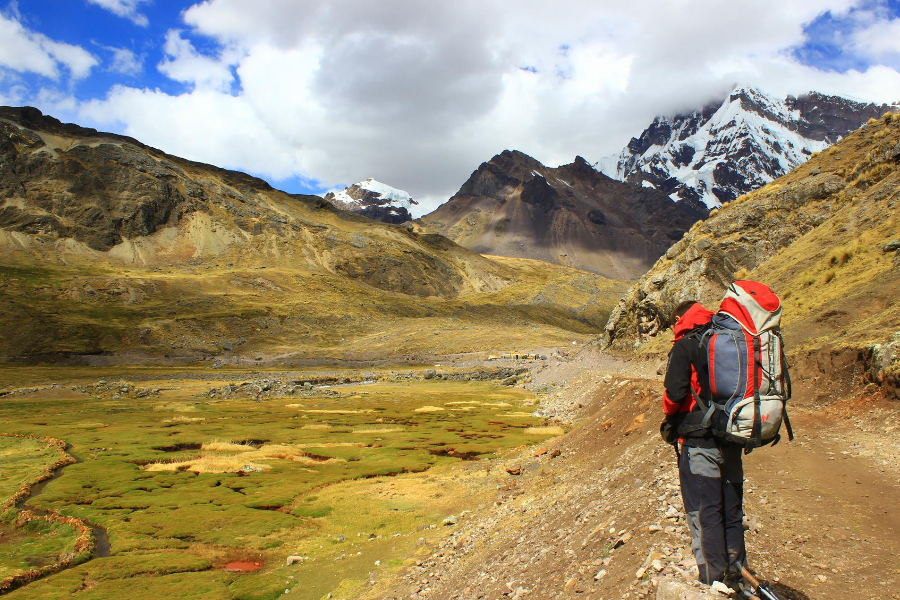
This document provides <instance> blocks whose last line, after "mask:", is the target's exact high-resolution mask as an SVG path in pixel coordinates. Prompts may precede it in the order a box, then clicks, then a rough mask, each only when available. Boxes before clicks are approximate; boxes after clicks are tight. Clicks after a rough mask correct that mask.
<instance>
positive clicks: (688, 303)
mask: <svg viewBox="0 0 900 600" xmlns="http://www.w3.org/2000/svg"><path fill="white" fill-rule="evenodd" d="M695 304H697V301H696V300H685V301H684V302H682V303H681V304H679V305H678V306H676V307H675V310H673V311H672V318H671V319H670V321H671V324H672V325H675V323H677V322H678V319H680V318H681V317H683V316H684V314H685V313H686V312H687V311H689V310H690V309H691V307H692V306H693V305H695Z"/></svg>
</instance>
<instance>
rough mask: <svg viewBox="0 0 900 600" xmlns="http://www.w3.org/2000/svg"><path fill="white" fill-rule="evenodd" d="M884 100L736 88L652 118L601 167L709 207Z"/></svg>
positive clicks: (790, 163) (783, 168) (760, 180)
mask: <svg viewBox="0 0 900 600" xmlns="http://www.w3.org/2000/svg"><path fill="white" fill-rule="evenodd" d="M889 108H890V107H888V106H887V105H882V106H878V105H876V104H864V103H861V102H855V101H853V100H848V99H846V98H842V97H840V96H826V95H824V94H819V93H817V92H810V93H809V94H807V95H804V96H800V97H799V98H795V97H793V96H788V97H787V98H785V99H784V100H780V99H777V98H774V97H772V96H770V95H768V94H766V93H764V92H762V91H761V90H759V89H756V88H753V87H748V86H738V87H736V88H735V89H734V90H733V91H732V92H731V94H729V96H728V97H727V98H726V99H725V101H724V102H722V103H721V104H711V105H709V106H707V107H705V108H703V109H700V110H697V111H694V112H692V113H690V114H686V115H676V116H674V117H665V116H661V117H657V118H656V119H654V120H653V123H651V124H650V126H649V127H648V128H647V129H646V130H645V131H644V132H643V133H642V134H641V136H640V137H639V138H632V140H631V142H629V144H628V146H626V147H625V149H624V150H622V152H621V153H620V154H619V155H618V156H612V157H607V158H604V159H603V160H601V161H600V170H601V171H602V172H603V173H604V174H606V175H608V176H609V177H612V178H614V179H618V180H620V181H629V182H631V183H635V184H639V185H642V186H644V187H652V188H656V189H658V190H660V191H663V192H665V193H666V194H669V197H670V198H672V200H675V201H678V200H684V199H688V198H691V199H694V200H700V201H702V202H705V203H706V205H707V206H709V207H710V208H713V207H716V206H721V205H722V203H724V202H728V201H729V200H734V199H735V198H737V197H738V196H740V195H742V194H745V193H747V192H750V191H752V190H755V189H757V188H759V187H761V186H763V185H765V184H766V183H768V182H770V181H772V180H773V179H775V178H777V177H780V176H781V175H784V174H785V173H787V172H788V171H790V170H791V169H793V168H795V167H796V166H797V165H800V164H802V163H804V162H806V161H807V160H808V159H809V157H810V156H811V155H812V154H813V153H814V152H819V151H821V150H823V149H825V148H827V147H828V146H830V145H831V144H833V143H835V142H837V141H838V140H840V139H841V138H842V137H843V136H845V135H847V134H848V133H850V132H851V131H854V130H855V129H857V128H858V127H860V126H861V125H862V124H863V123H865V122H866V121H867V120H868V119H869V118H871V117H876V118H877V117H880V116H881V115H882V114H883V113H884V112H885V111H887V110H889Z"/></svg>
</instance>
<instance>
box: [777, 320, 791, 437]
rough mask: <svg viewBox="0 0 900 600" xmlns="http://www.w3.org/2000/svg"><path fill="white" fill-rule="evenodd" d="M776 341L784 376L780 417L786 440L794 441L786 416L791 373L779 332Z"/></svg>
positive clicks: (789, 421)
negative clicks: (785, 432)
mask: <svg viewBox="0 0 900 600" xmlns="http://www.w3.org/2000/svg"><path fill="white" fill-rule="evenodd" d="M778 341H780V342H781V374H782V375H783V376H784V383H785V389H784V394H785V396H784V404H783V408H782V409H781V417H782V419H783V420H784V427H785V429H787V434H788V441H790V442H793V441H794V430H793V429H792V428H791V420H790V419H789V418H788V413H787V401H788V400H790V399H791V393H792V391H793V390H792V389H791V373H790V371H788V364H787V357H786V356H785V355H784V338H782V337H781V334H780V333H779V334H778Z"/></svg>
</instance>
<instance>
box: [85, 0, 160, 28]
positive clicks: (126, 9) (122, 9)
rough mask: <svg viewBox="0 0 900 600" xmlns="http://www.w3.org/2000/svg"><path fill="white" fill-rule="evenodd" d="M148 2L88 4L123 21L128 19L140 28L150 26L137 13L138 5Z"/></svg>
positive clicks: (97, 1) (108, 0) (122, 0)
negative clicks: (104, 10) (102, 9)
mask: <svg viewBox="0 0 900 600" xmlns="http://www.w3.org/2000/svg"><path fill="white" fill-rule="evenodd" d="M148 2H150V0H88V3H90V4H94V5H96V6H99V7H100V8H104V9H106V10H108V11H109V12H111V13H113V14H114V15H117V16H119V17H122V18H123V19H128V20H130V21H131V22H132V23H134V24H135V25H138V26H140V27H146V26H147V25H149V24H150V21H149V20H148V19H147V16H146V15H144V14H142V13H140V12H138V8H139V7H140V5H141V4H146V3H148Z"/></svg>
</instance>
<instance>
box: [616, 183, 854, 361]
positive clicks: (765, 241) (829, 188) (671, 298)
mask: <svg viewBox="0 0 900 600" xmlns="http://www.w3.org/2000/svg"><path fill="white" fill-rule="evenodd" d="M844 185H845V183H844V181H843V179H841V178H840V177H838V176H836V175H833V174H825V175H817V176H813V177H811V178H809V179H807V180H804V181H801V182H798V183H795V184H792V185H789V186H785V187H784V188H781V189H777V190H774V191H772V192H770V193H766V194H763V195H759V196H755V197H752V198H748V199H747V200H745V201H742V202H741V203H739V204H735V205H732V206H729V207H728V210H724V209H723V210H722V211H720V212H718V213H717V214H714V215H713V216H711V217H710V218H709V219H708V220H706V221H703V222H702V223H698V224H697V225H696V226H694V227H693V228H692V229H691V230H690V231H689V232H688V233H687V234H686V235H685V236H684V238H683V239H682V240H680V241H679V242H677V243H676V244H674V245H673V246H672V247H671V248H669V249H668V250H667V251H666V253H665V254H664V255H663V256H662V257H661V258H660V259H659V260H658V261H657V262H656V264H655V265H654V266H653V268H652V269H650V271H649V272H648V273H647V274H646V275H644V276H643V277H642V278H641V279H640V281H639V282H638V283H637V285H635V286H634V287H632V288H631V289H630V290H629V291H628V293H627V294H626V295H625V296H624V297H623V298H622V299H621V300H620V301H619V303H618V305H617V306H616V307H615V308H614V309H613V311H612V313H611V315H610V318H609V322H608V323H607V325H606V343H607V344H616V345H619V346H620V347H630V346H632V345H633V344H634V343H641V342H643V341H646V340H647V339H648V338H649V337H652V336H654V335H655V334H656V333H657V332H658V331H659V330H660V329H661V328H664V327H666V326H667V325H669V324H670V319H669V315H671V313H672V311H673V310H674V309H675V307H676V306H678V304H680V303H681V302H683V301H685V300H689V299H690V300H699V301H701V302H703V303H704V304H707V305H708V306H718V302H719V301H720V300H721V298H722V294H723V293H724V291H725V289H726V287H727V286H728V285H729V284H730V283H731V282H732V281H733V280H734V279H735V274H736V273H738V272H739V271H740V270H741V269H745V270H748V271H749V270H752V269H754V268H755V267H757V266H758V265H760V264H762V263H763V262H765V261H766V260H768V259H769V258H771V257H772V256H774V255H775V254H776V253H777V252H778V250H779V249H781V248H785V247H787V246H788V245H789V244H790V243H791V242H793V241H794V240H796V239H797V238H799V237H800V236H802V235H803V234H805V233H807V232H808V231H811V230H812V229H813V228H815V227H816V226H817V225H819V224H821V223H822V222H823V221H825V220H826V219H827V218H829V217H830V216H831V215H832V214H833V212H834V211H835V210H836V209H837V208H839V206H840V203H839V202H837V201H835V199H833V198H831V196H832V195H833V194H834V193H836V192H838V191H840V190H842V189H843V188H844ZM823 201H824V202H823Z"/></svg>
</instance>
